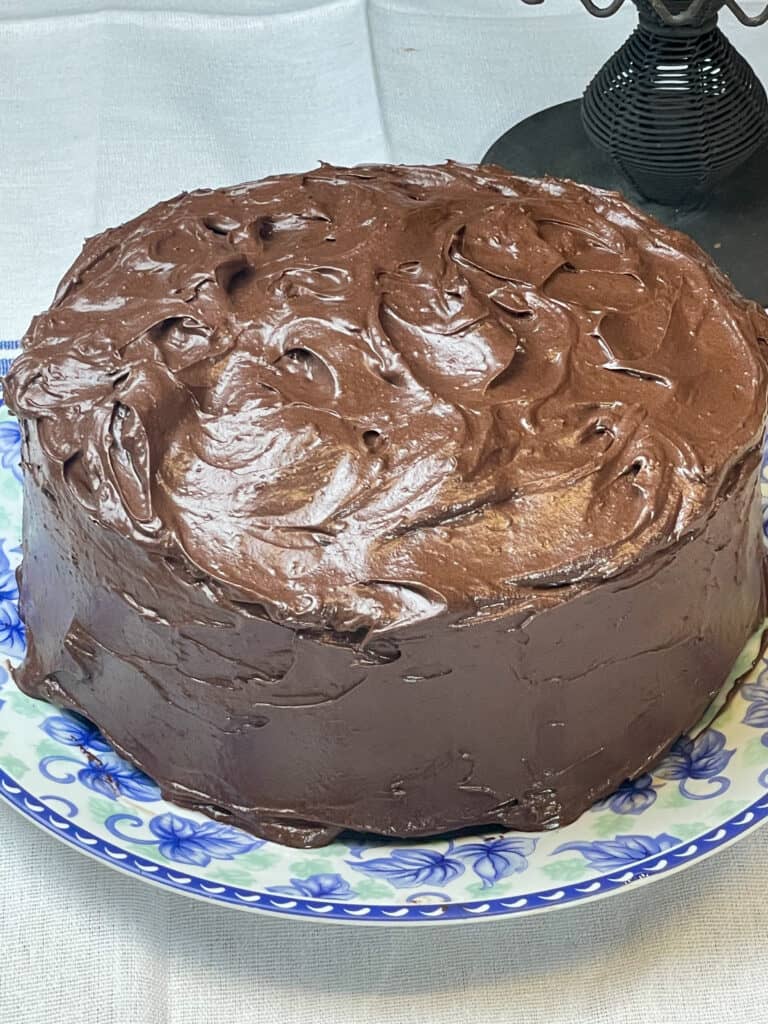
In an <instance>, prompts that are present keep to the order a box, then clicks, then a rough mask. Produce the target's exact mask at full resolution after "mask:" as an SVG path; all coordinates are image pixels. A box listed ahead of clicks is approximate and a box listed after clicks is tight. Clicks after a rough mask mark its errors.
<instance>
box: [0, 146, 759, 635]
mask: <svg viewBox="0 0 768 1024" xmlns="http://www.w3.org/2000/svg"><path fill="white" fill-rule="evenodd" d="M766 336H768V325H767V324H766V322H765V319H764V316H763V314H762V312H761V311H759V310H758V309H757V307H755V306H752V305H750V304H748V303H746V302H745V301H744V300H742V299H741V298H739V297H738V296H736V295H734V293H733V292H732V290H731V288H730V286H729V284H728V283H727V281H726V280H725V279H724V278H723V277H722V276H721V275H720V274H719V273H718V272H717V271H716V270H715V269H714V267H713V266H712V264H711V263H710V262H709V261H708V259H707V258H706V257H705V256H704V255H703V254H702V252H701V251H700V250H699V249H698V248H697V247H696V246H695V245H694V244H693V243H692V242H690V241H689V240H688V239H686V238H684V237H683V236H680V235H678V234H675V233H674V232H671V231H669V230H667V229H666V228H664V227H662V226H661V225H659V224H658V223H656V222H655V221H652V220H650V219H648V218H647V217H645V216H643V215H642V214H640V213H638V212H637V211H636V210H635V209H633V208H632V207H631V206H629V205H627V204H626V203H625V202H624V201H623V200H622V199H621V198H620V197H618V196H616V195H614V194H611V193H606V192H600V191H596V190H593V189H589V188H586V187H581V186H578V185H575V184H572V183H568V182H560V181H553V180H545V181H533V180H528V179H522V178H517V177H514V176H513V175H511V174H508V173H507V172H505V171H502V170H500V169H497V168H489V167H480V168H475V167H468V166H463V165H458V164H447V165H443V166H438V167H389V166H369V167H357V168H351V169H341V168H336V167H330V166H322V167H320V168H319V169H318V170H315V171H312V172H311V173H309V174H303V175H302V174H299V175H288V176H281V177H275V178H271V179H267V180H265V181H261V182H257V183H255V184H246V185H240V186H237V187H235V188H225V189H218V190H215V191H212V190H199V191H196V192H192V193H189V194H183V195H181V196H178V197H177V198H175V199H171V200H169V201H168V202H164V203H160V204H159V205H158V206H155V207H154V208H153V209H151V210H149V211H148V212H147V213H145V214H143V215H142V216H140V217H138V218H136V219H135V220H133V221H131V222H130V223H128V224H124V225H123V226H122V227H119V228H116V229H114V230H110V231H106V232H104V233H103V234H101V235H99V236H98V237H96V238H92V239H90V240H89V241H88V242H87V243H86V245H85V247H84V249H83V252H82V254H81V255H80V257H79V259H78V260H77V261H76V262H75V264H74V266H73V267H72V269H71V270H70V271H69V273H68V274H67V275H66V277H65V278H64V280H63V281H62V283H61V285H60V287H59V290H58V293H57V295H56V298H55V300H54V303H53V305H52V307H51V309H50V310H48V312H46V313H44V314H42V315H41V316H39V317H37V318H36V319H35V320H34V321H33V324H32V326H31V327H30V330H29V332H28V334H27V336H26V338H25V340H24V349H25V352H24V354H23V356H22V357H21V358H20V359H19V360H18V361H17V362H16V363H15V364H14V366H13V368H12V370H11V373H10V375H9V378H8V380H7V384H6V389H7V394H8V400H9V403H10V405H11V407H12V408H13V409H14V410H15V411H16V412H17V413H18V414H19V415H20V416H22V417H24V418H27V419H33V420H36V421H37V423H38V430H39V440H40V443H41V445H42V448H43V451H44V452H45V453H46V456H47V464H46V466H45V467H43V473H44V475H45V476H46V478H47V481H48V486H49V487H51V488H52V489H53V490H54V491H56V490H57V489H61V488H66V489H68V490H69V491H70V492H71V494H72V495H73V496H74V497H75V498H76V500H77V501H78V502H80V503H81V504H82V505H83V506H84V507H85V508H86V509H87V510H88V512H89V514H90V515H91V516H92V517H94V518H96V519H97V520H99V521H101V522H103V523H104V524H105V525H107V526H109V527H111V528H113V529H115V530H118V531H120V532H122V533H124V534H128V535H130V536H133V537H136V538H137V539H139V540H141V541H142V542H143V543H145V544H147V545H149V546H153V545H154V546H156V547H157V549H158V550H160V551H162V552H163V553H165V554H170V555H175V556H176V557H178V558H179V559H180V560H182V559H183V560H184V561H185V562H186V563H187V565H189V563H191V564H192V565H193V566H195V567H197V570H199V574H202V576H203V578H205V579H207V580H209V581H211V582H212V583H213V584H214V585H217V586H218V587H219V589H220V592H223V593H225V594H228V595H229V596H230V597H232V598H235V599H238V600H241V601H247V602H253V603H255V604H259V605H261V606H262V608H263V610H264V611H265V613H266V614H267V615H269V616H270V617H272V618H274V619H276V620H278V621H285V622H288V623H294V624H297V625H303V626H316V627H325V628H331V629H333V630H338V631H344V632H347V631H357V630H364V631H366V630H367V631H373V632H376V631H379V630H387V629H391V628H393V627H396V626H402V625H405V624H410V623H414V622H417V621H419V620H421V619H424V618H429V617H431V616H433V615H435V614H437V613H439V612H441V611H443V610H447V611H448V612H450V613H452V614H456V615H457V617H464V618H465V619H466V620H467V621H471V620H472V618H473V617H475V616H479V617H483V616H484V615H495V614H499V613H500V612H505V611H507V610H510V609H512V610H514V609H517V610H520V609H531V608H534V609H535V608H536V607H538V606H539V605H540V604H546V603H548V602H549V601H552V600H560V599H562V597H563V596H567V594H569V593H573V588H574V587H584V586H589V585H591V584H592V583H593V582H595V581H599V580H601V579H605V578H607V577H610V576H613V575H616V574H618V573H621V572H623V571H626V570H627V569H628V568H630V567H632V566H635V565H636V564H638V563H640V562H642V561H644V560H645V559H646V558H648V557H651V556H653V555H655V554H656V553H657V552H659V550H661V549H664V548H665V547H668V546H669V545H670V544H673V543H674V542H676V541H677V540H679V539H680V538H681V537H683V536H684V535H685V534H687V533H690V532H694V531H695V530H696V529H697V528H699V527H700V526H701V524H702V523H703V520H704V518H705V517H706V516H707V515H708V514H709V512H710V511H711V507H712V504H713V502H715V501H717V499H718V496H719V495H720V494H721V493H723V492H724V490H725V488H727V485H728V474H729V470H731V469H732V468H733V467H734V466H735V465H736V464H737V463H738V462H739V460H740V459H741V458H742V457H743V456H744V454H745V452H746V451H748V450H750V449H753V448H755V446H757V445H758V444H759V442H760V439H761V434H762V431H763V422H764V417H765V405H766V387H765V384H766V381H765V370H764V364H763V358H762V354H761V352H760V349H759V341H760V339H763V338H765V337H766Z"/></svg>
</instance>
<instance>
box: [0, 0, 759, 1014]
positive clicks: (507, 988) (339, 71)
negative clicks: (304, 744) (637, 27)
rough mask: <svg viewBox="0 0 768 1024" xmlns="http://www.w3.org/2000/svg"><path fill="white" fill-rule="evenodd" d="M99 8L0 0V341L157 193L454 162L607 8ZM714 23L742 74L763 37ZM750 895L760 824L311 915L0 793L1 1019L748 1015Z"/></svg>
mask: <svg viewBox="0 0 768 1024" xmlns="http://www.w3.org/2000/svg"><path fill="white" fill-rule="evenodd" d="M104 7H105V4H99V3H98V0H58V2H54V0H0V140H1V142H0V145H1V146H2V148H0V337H5V338H12V337H17V336H18V335H19V334H20V333H21V332H22V331H23V330H24V328H25V327H26V325H27V323H28V321H29V319H30V317H31V316H32V314H33V313H35V312H37V311H39V310H40V309H43V308H45V306H47V305H48V303H49V301H50V299H51V296H52V294H53V290H54V287H55V285H56V283H57V281H58V279H59V277H60V276H61V274H62V273H63V271H64V270H65V269H66V267H67V265H68V264H69V263H70V262H71V260H72V258H73V257H74V255H75V253H76V251H77V249H78V248H79V245H80V242H81V240H82V238H83V237H84V236H85V235H87V234H92V233H94V232H95V231H98V230H101V229H102V228H104V227H106V226H108V225H109V224H114V223H117V222H119V221H121V220H124V219H125V218H127V217H129V216H132V215H133V214H136V213H138V212H140V210H142V209H143V208H144V207H146V206H147V205H148V204H150V203H151V202H153V201H155V200H157V199H159V198H162V197H164V196H168V195H171V194H173V193H174V192H177V191H180V190H181V189H183V188H189V187H193V186H197V185H211V184H228V183H233V182H235V181H239V180H244V179H248V178H257V177H260V176H262V175H264V174H268V173H273V172H277V171H284V170H298V169H303V168H306V167H309V166H312V165H313V164H314V163H315V162H316V161H317V160H319V159H324V160H329V161H336V162H356V161H362V160H379V159H387V158H389V159H393V160H397V161H419V160H423V161H439V160H442V159H444V158H446V157H449V156H450V157H454V158H457V159H463V160H473V159H477V158H479V157H480V156H481V154H482V153H483V152H484V151H485V149H486V148H487V146H488V144H489V143H490V142H491V141H492V140H493V139H494V138H495V137H496V136H497V135H499V134H500V132H501V131H502V130H504V129H505V128H506V127H508V126H509V125H511V124H512V123H514V122H515V121H516V120H518V119H519V118H520V117H522V116H525V115H526V114H528V113H531V112H533V111H534V110H536V109H538V108H539V107H540V106H542V105H545V104H548V103H552V102H556V101H559V100H563V99H568V98H570V97H571V96H574V95H576V94H577V93H578V91H579V89H580V87H581V86H582V85H583V84H584V83H585V82H586V80H587V79H588V77H589V75H590V73H591V71H593V70H594V69H595V68H596V67H597V66H598V65H599V64H600V63H601V62H602V60H604V59H605V58H606V57H607V56H608V55H609V53H610V52H611V50H612V49H613V48H615V47H616V46H617V45H618V44H619V43H620V41H621V40H622V39H623V37H624V36H625V35H626V34H627V32H628V31H629V28H630V26H631V24H632V18H633V15H632V13H631V12H630V10H625V11H623V12H622V13H621V15H619V16H617V17H616V18H613V19H611V20H610V21H608V22H602V23H597V22H595V21H594V20H593V19H591V18H590V17H588V15H586V14H585V13H584V12H583V11H582V10H581V8H580V7H579V5H578V3H577V0H547V3H546V4H545V6H544V7H541V8H527V7H523V6H522V5H521V4H520V3H519V0H394V2H387V0H371V2H370V3H369V4H367V5H366V3H365V2H364V0H329V2H322V0H222V2H221V3H217V2H216V0H133V2H129V0H123V2H115V3H112V4H111V5H109V9H108V10H105V9H102V8H104ZM160 7H162V10H161V9H158V8H160ZM629 7H630V5H629V4H627V8H629ZM723 22H724V24H725V25H726V26H727V30H728V32H729V34H730V35H731V36H732V37H733V38H734V39H737V40H738V44H739V46H740V48H741V49H742V50H743V52H744V53H745V54H746V55H747V56H748V57H749V58H750V59H751V60H752V62H753V63H754V65H755V67H756V68H757V69H758V71H759V73H760V74H762V76H763V78H764V80H768V27H766V28H764V29H762V30H760V29H756V30H752V31H748V30H745V29H740V28H738V27H735V26H734V23H733V19H731V18H730V17H729V16H727V15H726V16H724V18H723ZM767 244H768V243H767ZM766 890H768V830H765V831H764V832H763V833H762V834H761V833H758V834H756V835H754V836H753V837H751V838H749V839H746V840H744V841H743V842H742V843H740V844H739V845H738V846H736V847H734V848H733V849H732V850H729V851H726V852H724V853H722V854H720V855H719V856H717V857H716V858H714V859H713V860H711V861H710V862H709V863H708V864H706V865H701V866H699V867H696V868H693V869H691V870H690V871H689V872H686V873H684V874H682V875H678V876H677V877H675V878H671V879H668V880H665V881H661V882H658V883H657V884H655V885H653V886H649V887H647V888H645V889H641V890H638V891H635V892H632V893H627V894H626V895H625V896H621V897H614V898H613V899H611V900H608V901H606V902H603V903H599V904H595V905H593V906H591V907H584V908H582V909H578V910H568V911H565V912H559V913H556V914H554V915H550V916H549V917H546V918H534V919H528V920H520V921H516V922H510V923H506V924H505V923H497V924H484V925H477V926H476V927H474V928H473V927H471V926H469V927H466V926H465V927H459V928H452V929H431V930H415V931H407V932H406V931H395V930H373V929H371V930H365V929H349V928H346V929H344V928H339V927H332V926H325V927H323V926H322V925H318V926H311V925H305V924H302V923H299V922H280V921H274V920H267V919H264V918H259V917H257V916H249V915H246V914H239V913H236V912H234V911H225V910H217V909H213V908H209V907H207V906H204V905H202V904H199V903H195V902H192V901H189V900H186V899H184V898H183V897H180V896H173V895H169V894H165V893H162V892H157V891H155V890H153V889H150V888H148V887H146V886H144V885H142V884H141V883H140V882H138V881H134V880H131V879H124V878H122V877H120V876H118V875H116V874H114V873H112V872H110V871H109V870H108V869H107V868H105V867H103V866H100V865H97V864H95V863H92V862H90V861H88V860H86V859H84V858H83V857H82V856H81V855H79V854H76V853H74V852H72V851H70V850H67V849H65V848H64V847H61V846H59V845H58V844H57V843H56V842H55V840H54V839H52V838H51V837H49V836H47V835H43V834H42V833H40V832H38V831H37V830H36V829H34V827H33V826H32V825H30V824H29V823H28V822H26V821H24V820H22V819H21V818H19V817H17V816H16V815H15V814H14V813H13V812H12V811H10V810H9V809H7V808H6V807H5V806H4V805H0V1024H75V1022H77V1024H82V1022H90V1021H98V1022H99V1024H129V1022H130V1024H166V1022H167V1024H208V1022H211V1024H212V1022H216V1024H220V1022H222V1021H224V1022H233V1024H250V1022H258V1024H262V1022H264V1024H267V1022H268V1024H274V1022H291V1024H294V1022H295V1024H303V1022H312V1024H315V1022H320V1021H322V1022H323V1024H335V1022H340V1024H341V1022H344V1024H347V1022H350V1021H352V1022H363V1024H380V1022H381V1024H383V1022H385V1021H387V1022H391V1024H400V1022H408V1024H410V1022H426V1024H432V1022H434V1024H442V1022H449V1021H450V1022H451V1024H465V1022H466V1024H469V1022H472V1024H474V1022H475V1021H482V1022H484V1024H485V1022H489V1024H495V1022H498V1024H501V1022H504V1024H507V1022H509V1021H519V1022H521V1024H529V1022H530V1024H539V1022H541V1024H561V1022H562V1024H565V1022H568V1024H577V1022H578V1024H582V1022H583V1024H667V1022H669V1024H672V1022H677V1021H681V1020H691V1021H695V1022H697V1024H709V1022H713V1024H714V1022H717V1024H723V1022H728V1024H730V1022H736V1024H742V1022H744V1024H747V1022H749V1024H760V1022H768V973H767V972H766V954H768V899H767V896H766Z"/></svg>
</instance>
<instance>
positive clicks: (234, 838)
mask: <svg viewBox="0 0 768 1024" xmlns="http://www.w3.org/2000/svg"><path fill="white" fill-rule="evenodd" d="M104 824H105V826H106V828H107V829H108V830H109V831H110V832H111V833H112V835H114V836H116V837H117V838H118V839H122V840H126V841H127V842H129V843H136V844H139V845H140V846H156V847H157V848H158V850H159V851H160V853H161V854H162V855H163V857H167V858H168V860H174V861H179V862H181V863H183V864H194V865H196V866H198V867H205V866H206V865H208V864H210V862H211V861H212V860H233V859H234V858H235V857H237V856H239V855H240V854H243V853H250V851H251V850H256V849H258V847H259V846H263V845H264V840H263V839H256V838H255V836H251V835H248V834H247V833H245V832H241V831H240V829H237V828H232V827H231V826H230V825H221V824H220V823H219V822H217V821H203V822H199V821H193V820H192V819H191V818H185V817H183V816H182V815H180V814H173V813H171V812H168V813H166V814H157V815H155V817H153V818H152V819H150V821H149V831H150V832H151V833H152V838H151V839H143V838H137V837H136V836H132V835H127V834H125V833H124V832H123V831H122V825H124V824H126V825H130V826H131V827H133V828H136V827H141V826H143V825H144V821H143V820H142V819H141V818H137V817H136V816H135V815H132V814H112V815H110V817H109V818H107V820H106V821H105V822H104Z"/></svg>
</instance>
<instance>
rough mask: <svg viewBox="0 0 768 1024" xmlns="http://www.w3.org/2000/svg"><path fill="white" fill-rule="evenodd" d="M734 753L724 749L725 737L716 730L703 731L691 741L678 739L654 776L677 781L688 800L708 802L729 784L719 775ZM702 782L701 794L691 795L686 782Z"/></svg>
mask: <svg viewBox="0 0 768 1024" xmlns="http://www.w3.org/2000/svg"><path fill="white" fill-rule="evenodd" d="M735 753H736V751H735V749H734V750H726V749H725V736H724V735H723V733H721V732H720V731H719V730H718V729H707V730H706V731H705V732H703V733H702V734H701V735H700V736H697V737H696V739H695V740H692V739H690V738H689V737H688V736H681V737H680V739H679V740H677V742H676V743H675V744H674V746H673V747H672V749H671V750H670V752H669V753H668V754H667V756H666V757H665V758H664V760H663V761H662V762H661V764H660V765H659V766H658V768H657V769H656V777H657V778H659V779H670V780H673V781H675V782H678V784H679V785H678V788H679V790H680V792H681V793H682V795H683V796H685V797H687V798H688V799H689V800H709V799H711V798H712V797H714V796H720V795H721V794H722V793H724V792H725V791H726V790H727V789H728V787H729V786H730V784H731V782H730V779H728V778H727V777H726V776H725V775H722V774H721V773H722V772H723V771H725V769H726V767H727V766H728V762H729V761H730V760H731V758H732V757H733V755H734V754H735ZM691 781H696V782H706V783H707V785H708V787H709V789H708V790H707V792H705V793H699V792H694V791H693V790H691V788H690V786H689V782H691Z"/></svg>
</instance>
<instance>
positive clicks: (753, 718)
mask: <svg viewBox="0 0 768 1024" xmlns="http://www.w3.org/2000/svg"><path fill="white" fill-rule="evenodd" d="M740 693H741V696H742V697H743V698H744V700H746V701H749V707H748V708H747V711H746V714H745V715H744V718H743V719H742V722H744V724H745V725H751V726H752V728H754V729H765V730H768V670H764V671H762V672H761V673H760V675H759V676H758V677H757V681H756V682H754V683H745V684H744V686H742V688H741V691H740ZM761 740H762V743H763V746H766V747H768V731H766V732H764V733H763V735H762V737H761Z"/></svg>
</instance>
